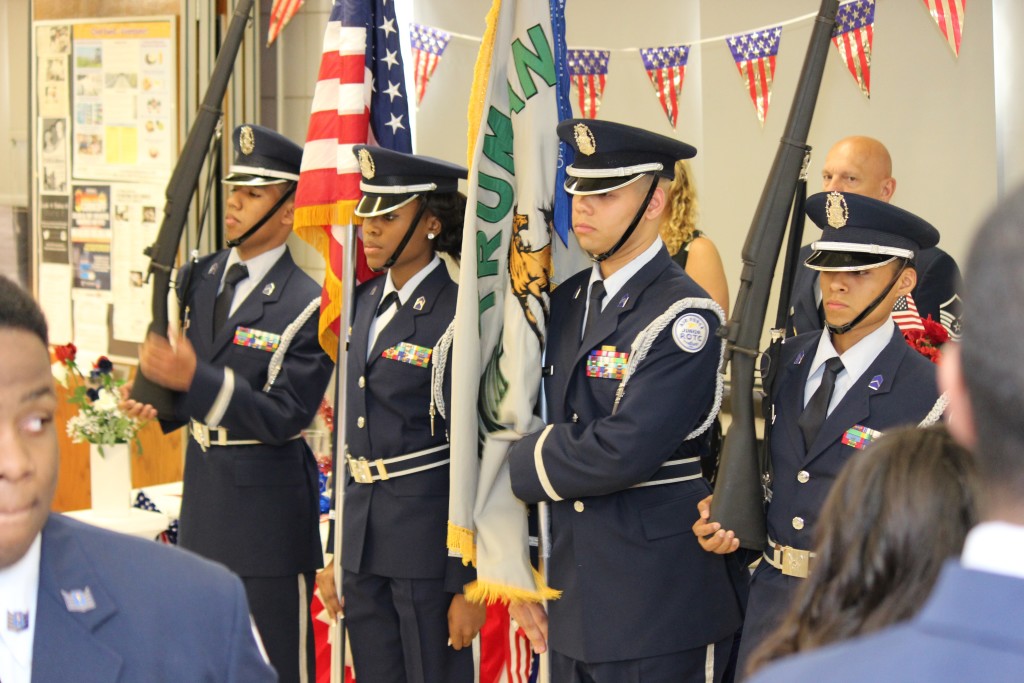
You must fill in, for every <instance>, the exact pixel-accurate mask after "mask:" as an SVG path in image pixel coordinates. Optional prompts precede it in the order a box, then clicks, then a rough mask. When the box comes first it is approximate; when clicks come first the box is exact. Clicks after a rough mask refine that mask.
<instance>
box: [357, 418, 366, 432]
mask: <svg viewBox="0 0 1024 683" xmlns="http://www.w3.org/2000/svg"><path fill="white" fill-rule="evenodd" d="M364 426H366V418H365V417H363V416H362V415H360V416H359V419H357V420H356V427H359V428H360V429H362V428H363V427H364Z"/></svg>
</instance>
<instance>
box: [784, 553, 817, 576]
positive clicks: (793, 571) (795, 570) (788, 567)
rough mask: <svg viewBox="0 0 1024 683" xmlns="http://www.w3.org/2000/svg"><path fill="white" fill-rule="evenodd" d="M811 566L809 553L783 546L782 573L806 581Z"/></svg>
mask: <svg viewBox="0 0 1024 683" xmlns="http://www.w3.org/2000/svg"><path fill="white" fill-rule="evenodd" d="M810 565H811V551H809V550H799V549H798V548H790V547H789V546H785V547H783V549H782V573H783V574H785V575H786V576H794V577H796V578H798V579H806V578H807V574H808V572H809V569H810Z"/></svg>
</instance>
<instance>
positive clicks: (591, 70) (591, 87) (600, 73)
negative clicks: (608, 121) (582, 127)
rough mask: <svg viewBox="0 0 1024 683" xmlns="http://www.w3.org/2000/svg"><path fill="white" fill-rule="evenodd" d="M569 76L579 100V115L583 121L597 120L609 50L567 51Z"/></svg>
mask: <svg viewBox="0 0 1024 683" xmlns="http://www.w3.org/2000/svg"><path fill="white" fill-rule="evenodd" d="M566 52H567V61H568V64H569V75H570V76H571V77H572V85H573V87H574V88H576V95H577V97H578V98H579V115H580V116H581V117H582V118H585V119H593V118H597V110H598V109H599V108H600V107H601V96H602V95H603V94H604V85H605V82H606V81H607V78H608V61H609V60H610V59H611V55H612V53H611V50H567V51H566Z"/></svg>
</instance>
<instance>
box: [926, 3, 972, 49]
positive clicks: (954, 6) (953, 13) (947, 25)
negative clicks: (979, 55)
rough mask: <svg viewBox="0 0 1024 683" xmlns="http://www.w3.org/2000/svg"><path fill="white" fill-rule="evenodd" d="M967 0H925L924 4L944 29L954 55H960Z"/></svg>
mask: <svg viewBox="0 0 1024 683" xmlns="http://www.w3.org/2000/svg"><path fill="white" fill-rule="evenodd" d="M966 5H967V0H924V6H925V7H927V8H928V13H929V14H931V15H932V19H934V20H935V24H936V25H937V26H938V27H939V30H940V31H942V35H943V36H945V38H946V42H947V43H949V49H950V50H952V51H953V55H954V56H956V57H959V56H960V38H961V35H962V34H963V30H964V7H965V6H966Z"/></svg>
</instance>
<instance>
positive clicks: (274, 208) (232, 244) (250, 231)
mask: <svg viewBox="0 0 1024 683" xmlns="http://www.w3.org/2000/svg"><path fill="white" fill-rule="evenodd" d="M297 186H298V183H292V186H291V187H290V188H288V190H287V191H286V192H285V193H284V194H283V195H281V198H280V199H278V200H277V203H275V204H274V205H273V206H272V207H270V210H269V211H267V213H266V214H264V216H263V218H261V219H260V220H259V221H258V222H257V223H256V225H254V226H252V227H251V228H249V229H248V230H246V231H245V234H244V235H242V236H241V237H236V238H235V239H233V240H228V242H227V244H228V246H229V247H237V246H238V245H240V244H241V243H242V242H244V241H246V240H247V239H249V238H250V237H252V236H253V235H255V234H256V231H257V230H259V229H260V228H262V227H263V226H264V225H265V224H266V222H267V221H269V220H270V218H271V216H273V215H274V214H275V213H277V210H278V209H280V208H281V207H282V206H284V203H285V202H286V201H288V199H289V198H290V197H291V196H292V195H293V194H295V188H296V187H297Z"/></svg>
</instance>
